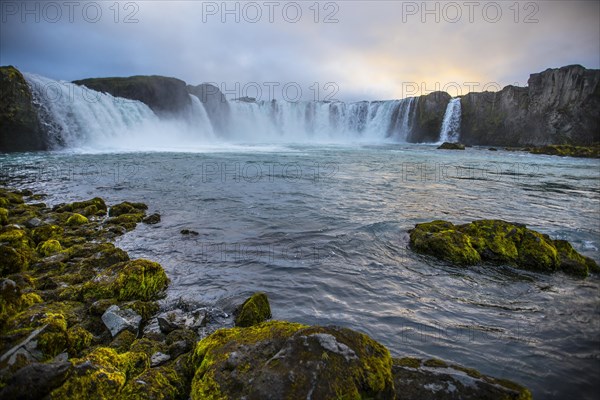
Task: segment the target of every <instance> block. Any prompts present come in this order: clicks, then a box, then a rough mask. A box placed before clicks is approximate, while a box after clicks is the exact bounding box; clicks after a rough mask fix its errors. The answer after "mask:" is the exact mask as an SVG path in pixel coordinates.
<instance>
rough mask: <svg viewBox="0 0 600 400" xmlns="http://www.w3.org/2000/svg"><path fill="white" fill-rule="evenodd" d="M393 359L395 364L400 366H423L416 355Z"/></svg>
mask: <svg viewBox="0 0 600 400" xmlns="http://www.w3.org/2000/svg"><path fill="white" fill-rule="evenodd" d="M392 361H393V365H397V366H400V367H408V368H419V367H420V366H421V360H420V359H418V358H414V357H403V358H394V359H393V360H392Z"/></svg>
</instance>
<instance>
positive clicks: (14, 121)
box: [0, 66, 48, 152]
mask: <svg viewBox="0 0 600 400" xmlns="http://www.w3.org/2000/svg"><path fill="white" fill-rule="evenodd" d="M47 149H48V143H47V140H46V136H45V134H44V132H43V130H42V127H41V124H40V121H39V118H38V113H37V110H36V109H35V107H34V104H33V97H32V94H31V90H30V88H29V85H28V84H27V81H26V80H25V78H24V77H23V75H22V74H21V72H19V70H17V69H16V68H15V67H13V66H6V67H0V152H13V151H36V150H47Z"/></svg>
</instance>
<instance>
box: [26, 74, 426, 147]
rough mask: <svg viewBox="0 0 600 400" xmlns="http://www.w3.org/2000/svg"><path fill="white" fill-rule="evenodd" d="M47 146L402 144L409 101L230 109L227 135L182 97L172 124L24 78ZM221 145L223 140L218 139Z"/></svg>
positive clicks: (131, 103)
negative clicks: (269, 143)
mask: <svg viewBox="0 0 600 400" xmlns="http://www.w3.org/2000/svg"><path fill="white" fill-rule="evenodd" d="M25 78H26V80H27V82H28V83H29V85H30V87H31V89H32V94H33V96H34V102H35V103H36V105H37V107H38V110H39V114H40V117H41V120H42V123H43V124H44V125H45V130H46V134H47V135H48V139H49V142H50V143H51V144H52V145H53V147H55V148H69V149H81V150H83V151H92V152H95V151H100V152H102V151H130V150H133V151H139V150H170V151H180V150H183V151H189V150H192V149H194V148H198V149H206V148H207V145H208V147H211V146H221V145H227V143H226V142H230V143H231V141H234V142H235V141H237V142H240V143H245V144H248V143H266V142H279V143H298V142H311V143H315V142H321V143H332V142H333V143H345V142H355V141H362V142H381V141H388V140H393V141H396V142H406V139H407V137H408V136H409V134H410V131H411V129H412V127H411V125H412V120H413V114H414V113H415V108H416V107H415V105H416V101H415V98H408V99H403V100H391V101H372V102H368V101H362V102H356V103H344V102H297V103H292V102H280V101H270V102H264V101H259V102H245V101H241V100H236V101H230V102H229V104H228V107H229V109H230V112H229V114H228V121H227V128H226V129H223V128H220V129H219V131H218V132H216V131H215V130H214V129H213V125H212V123H211V120H210V117H209V115H208V114H207V112H206V110H205V108H204V104H203V103H202V102H201V101H200V99H199V98H198V97H196V96H193V95H191V94H190V95H189V96H190V103H189V106H188V107H187V108H186V109H184V110H182V111H181V112H180V113H179V114H178V115H177V116H172V117H169V118H159V117H158V116H157V115H156V114H155V113H154V112H153V111H152V110H151V109H150V108H149V107H148V106H147V105H145V104H144V103H142V102H139V101H135V100H129V99H124V98H119V97H114V96H111V95H110V94H107V93H100V92H97V91H94V90H91V89H88V88H86V87H84V86H78V85H75V84H72V83H69V82H63V81H55V80H52V79H48V78H44V77H41V76H38V75H34V74H25ZM225 138H227V139H225Z"/></svg>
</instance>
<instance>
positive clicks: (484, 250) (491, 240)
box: [458, 220, 523, 262]
mask: <svg viewBox="0 0 600 400" xmlns="http://www.w3.org/2000/svg"><path fill="white" fill-rule="evenodd" d="M458 229H460V230H461V231H462V232H463V233H465V234H467V235H468V236H469V239H470V240H471V244H472V245H473V248H475V250H476V251H477V252H478V253H479V254H480V255H481V258H482V259H484V260H488V261H498V262H514V261H516V260H517V257H518V251H517V246H516V245H515V239H519V238H520V235H522V231H523V228H520V227H517V226H515V225H513V224H510V223H508V222H504V221H501V220H480V221H473V222H472V223H470V224H466V225H461V226H459V227H458Z"/></svg>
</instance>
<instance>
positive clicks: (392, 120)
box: [229, 98, 415, 142]
mask: <svg viewBox="0 0 600 400" xmlns="http://www.w3.org/2000/svg"><path fill="white" fill-rule="evenodd" d="M414 103H415V102H414V98H409V99H403V100H391V101H373V102H367V101H363V102H357V103H343V102H296V103H291V102H278V101H270V102H264V101H259V102H246V101H241V100H235V101H231V102H230V103H229V104H230V107H231V110H232V113H231V130H232V132H231V134H230V136H231V137H235V138H237V139H241V140H244V139H245V140H257V139H258V140H278V141H296V142H297V141H305V140H310V141H348V140H351V141H352V140H359V141H360V140H365V141H382V140H386V139H393V140H396V141H405V140H406V138H407V136H408V133H409V130H410V120H411V117H410V115H411V113H412V112H413V111H414V107H413V104H414Z"/></svg>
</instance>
